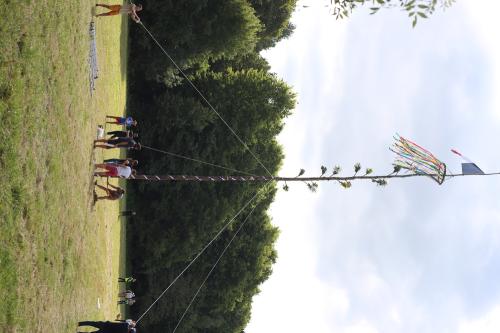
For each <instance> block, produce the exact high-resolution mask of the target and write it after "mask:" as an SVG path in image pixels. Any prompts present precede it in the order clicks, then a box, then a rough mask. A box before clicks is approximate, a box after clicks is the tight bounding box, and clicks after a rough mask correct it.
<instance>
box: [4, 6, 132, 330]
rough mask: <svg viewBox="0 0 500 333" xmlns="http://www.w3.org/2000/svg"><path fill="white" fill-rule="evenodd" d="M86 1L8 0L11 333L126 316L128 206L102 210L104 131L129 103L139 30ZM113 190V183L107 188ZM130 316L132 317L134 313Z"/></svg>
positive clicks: (7, 307)
mask: <svg viewBox="0 0 500 333" xmlns="http://www.w3.org/2000/svg"><path fill="white" fill-rule="evenodd" d="M94 10H95V9H94V8H93V3H92V2H89V1H86V0H71V1H67V0H46V1H39V0H32V1H20V0H18V1H16V0H14V1H9V0H5V1H2V2H0V16H1V17H2V19H1V20H0V50H1V52H0V136H1V138H2V140H0V299H1V301H0V331H1V332H45V331H47V329H49V330H50V331H51V332H74V331H75V330H76V323H77V322H78V321H79V320H89V319H114V318H115V317H116V316H117V314H118V313H120V312H123V310H124V309H123V308H120V307H118V306H117V305H116V300H117V297H116V294H117V292H118V290H119V287H120V286H119V285H118V283H117V279H116V278H117V277H118V276H119V274H120V273H122V274H123V272H124V269H125V267H124V266H125V265H124V261H125V253H124V249H125V246H124V244H125V221H124V220H123V219H120V218H119V217H118V213H119V210H120V209H123V208H124V207H120V206H119V203H117V202H110V201H108V202H101V201H100V202H98V203H96V204H94V202H93V190H94V186H93V183H94V179H93V176H92V172H93V161H96V162H100V161H101V160H102V158H103V157H112V156H118V152H114V151H106V152H102V151H100V150H95V151H93V149H92V140H93V139H95V137H96V127H97V125H98V124H102V123H104V117H105V115H106V114H112V115H121V114H123V113H124V111H125V102H126V66H127V44H128V43H127V34H128V22H127V21H126V19H125V18H122V17H106V18H100V19H95V20H94V21H95V22H96V32H97V52H98V63H99V78H98V79H97V80H96V90H95V91H94V93H93V95H92V94H91V92H90V86H89V64H88V58H89V48H90V47H89V45H90V39H89V24H90V22H91V20H92V19H93V17H92V14H93V11H94ZM101 183H103V181H101ZM122 316H123V313H122Z"/></svg>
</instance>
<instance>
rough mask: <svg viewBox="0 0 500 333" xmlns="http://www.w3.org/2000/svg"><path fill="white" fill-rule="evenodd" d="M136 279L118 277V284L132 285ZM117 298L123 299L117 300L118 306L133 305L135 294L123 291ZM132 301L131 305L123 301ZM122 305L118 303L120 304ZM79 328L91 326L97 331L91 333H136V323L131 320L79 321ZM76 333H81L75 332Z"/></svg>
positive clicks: (130, 291)
mask: <svg viewBox="0 0 500 333" xmlns="http://www.w3.org/2000/svg"><path fill="white" fill-rule="evenodd" d="M135 281H136V279H134V278H133V277H131V276H130V277H119V278H118V282H119V283H125V285H126V284H128V283H133V282H135ZM118 297H120V298H123V299H124V300H119V301H118V304H128V305H132V304H134V303H135V294H134V292H133V291H132V290H125V291H122V292H120V293H119V294H118ZM127 300H128V301H129V302H130V301H132V303H131V304H129V303H126V302H125V301H127ZM122 301H123V303H120V302H122ZM81 326H91V327H94V328H97V329H98V330H97V331H93V332H92V333H96V332H99V333H136V327H135V326H136V322H135V321H133V320H132V319H126V320H118V318H117V320H116V321H80V322H79V323H78V327H81ZM77 333H83V332H77Z"/></svg>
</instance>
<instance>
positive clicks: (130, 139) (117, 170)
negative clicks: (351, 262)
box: [78, 3, 142, 333]
mask: <svg viewBox="0 0 500 333" xmlns="http://www.w3.org/2000/svg"><path fill="white" fill-rule="evenodd" d="M96 7H103V8H106V9H108V12H105V13H101V14H96V15H95V16H96V17H101V16H113V15H119V14H123V15H128V16H130V18H131V19H132V20H133V21H135V22H136V23H140V22H141V20H140V18H139V16H138V15H137V12H139V11H141V10H142V5H135V4H133V3H130V4H117V5H107V4H99V3H98V4H96ZM106 123H108V124H117V125H123V126H125V129H124V130H122V131H111V132H108V133H107V134H108V135H110V137H109V138H107V139H97V140H95V141H94V148H102V149H111V148H126V149H134V150H140V149H141V145H140V143H138V142H137V138H138V137H139V135H138V134H137V133H136V132H134V131H132V130H131V128H132V127H133V128H136V127H137V121H136V120H134V119H132V117H115V116H106ZM99 129H100V130H104V129H103V128H102V126H100V127H99ZM137 165H138V161H137V160H133V159H130V158H126V159H116V158H114V159H107V160H104V161H103V163H100V164H96V165H95V166H96V168H99V169H103V170H105V171H99V172H95V173H94V175H95V176H101V177H121V178H129V177H130V176H131V175H133V174H134V173H135V170H134V169H132V167H136V166H137ZM95 185H96V187H97V188H99V189H101V190H103V191H104V192H105V193H106V196H101V197H98V196H97V194H96V193H95V192H94V194H95V198H96V200H101V199H108V200H117V199H120V198H122V197H123V195H124V194H125V190H123V189H122V188H120V187H119V186H114V185H111V184H109V183H107V186H102V185H99V184H97V181H96V182H95ZM118 282H124V283H130V282H135V279H134V278H131V277H129V278H121V277H120V278H118ZM128 291H130V290H126V292H128ZM130 292H131V291H130ZM123 295H124V296H125V295H126V296H125V297H124V299H125V300H129V301H128V302H130V300H133V302H135V294H134V293H133V292H131V294H130V293H127V294H123ZM131 295H132V296H131ZM127 296H130V298H127ZM119 297H121V296H120V294H119ZM118 302H119V304H120V300H119V301H118ZM133 302H132V304H133ZM126 304H127V303H126ZM129 305H131V304H129ZM82 326H91V327H94V328H97V329H98V330H97V331H94V332H96V333H97V332H100V333H136V322H135V321H133V320H131V319H127V320H117V321H81V322H79V323H78V327H82Z"/></svg>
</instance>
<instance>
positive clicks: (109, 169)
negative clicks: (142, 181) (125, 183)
mask: <svg viewBox="0 0 500 333" xmlns="http://www.w3.org/2000/svg"><path fill="white" fill-rule="evenodd" d="M95 167H96V168H98V169H104V170H106V171H96V172H94V175H95V176H100V177H119V178H129V177H130V176H131V175H135V173H136V171H135V170H134V169H132V168H131V167H129V166H128V165H119V164H114V163H100V164H96V165H95Z"/></svg>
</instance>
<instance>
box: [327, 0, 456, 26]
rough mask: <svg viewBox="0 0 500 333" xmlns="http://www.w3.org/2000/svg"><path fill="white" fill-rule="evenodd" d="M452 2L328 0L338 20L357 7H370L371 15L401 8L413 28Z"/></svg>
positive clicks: (435, 0)
mask: <svg viewBox="0 0 500 333" xmlns="http://www.w3.org/2000/svg"><path fill="white" fill-rule="evenodd" d="M454 2H455V0H392V1H391V0H330V9H331V11H332V13H333V15H334V16H335V17H336V18H337V19H339V18H344V17H348V16H349V15H350V13H351V12H352V11H353V10H354V9H355V8H357V7H358V6H364V5H370V6H371V7H370V10H371V14H375V13H377V12H378V11H379V10H380V9H383V8H401V9H402V10H404V11H405V12H407V13H408V16H409V17H410V18H411V19H412V25H413V26H415V25H416V24H417V22H418V19H419V18H427V17H429V16H430V15H432V14H433V13H434V11H435V10H436V9H437V8H439V7H441V8H443V9H444V8H448V7H450V6H451V5H452V4H453V3H454Z"/></svg>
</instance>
